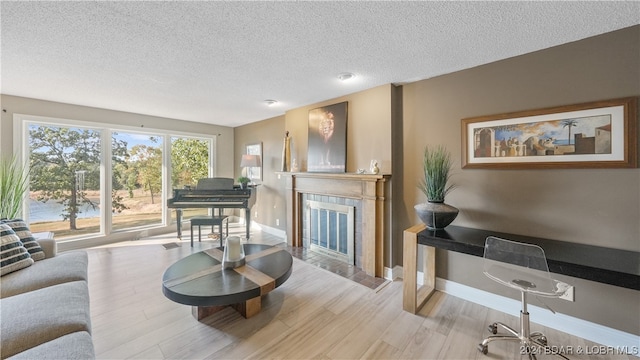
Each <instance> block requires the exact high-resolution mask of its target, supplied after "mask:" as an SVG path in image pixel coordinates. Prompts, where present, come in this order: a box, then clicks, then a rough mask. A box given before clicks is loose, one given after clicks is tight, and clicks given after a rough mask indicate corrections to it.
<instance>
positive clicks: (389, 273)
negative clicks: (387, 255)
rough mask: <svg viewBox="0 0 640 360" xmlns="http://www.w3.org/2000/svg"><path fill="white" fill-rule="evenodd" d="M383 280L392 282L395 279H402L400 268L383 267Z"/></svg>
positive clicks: (397, 266)
mask: <svg viewBox="0 0 640 360" xmlns="http://www.w3.org/2000/svg"><path fill="white" fill-rule="evenodd" d="M384 278H385V279H387V280H391V281H394V280H395V279H402V266H399V265H396V266H394V267H393V269H389V268H388V267H385V268H384Z"/></svg>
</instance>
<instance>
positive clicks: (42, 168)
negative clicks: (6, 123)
mask: <svg viewBox="0 0 640 360" xmlns="http://www.w3.org/2000/svg"><path fill="white" fill-rule="evenodd" d="M15 119H16V120H15V123H16V125H15V127H16V129H21V131H22V139H23V141H24V143H23V146H22V149H23V150H22V151H23V156H24V158H25V159H28V161H29V164H30V189H29V201H28V203H27V205H26V206H25V209H24V210H25V214H24V215H25V217H26V219H27V220H28V221H29V224H30V227H31V230H32V231H34V232H39V231H52V232H54V233H55V237H56V239H57V240H63V241H64V240H70V239H74V240H83V239H88V238H96V237H100V236H104V237H108V236H109V235H110V234H112V233H115V232H125V231H130V230H132V229H140V228H149V227H167V229H170V228H169V227H170V226H171V224H170V222H171V219H172V218H175V214H174V213H175V212H174V211H168V209H167V207H166V201H167V196H166V194H171V189H172V188H183V187H184V186H192V187H195V185H196V184H197V181H198V180H199V179H200V178H203V177H210V176H211V175H212V174H213V173H214V171H213V168H214V164H213V159H214V156H213V150H214V148H215V147H214V145H215V143H214V141H215V140H214V139H215V137H213V136H212V137H203V136H202V135H199V136H198V137H195V136H190V135H188V134H175V133H173V134H172V133H168V132H164V131H161V130H158V129H156V130H149V131H138V130H137V129H134V128H127V127H125V126H122V127H121V128H119V129H115V128H110V127H111V126H109V127H107V126H106V125H105V124H99V123H87V122H81V121H72V120H61V119H48V118H40V117H36V116H25V115H16V116H15ZM109 145H110V146H109ZM165 169H171V171H170V172H167V171H165ZM185 210H187V209H185ZM206 212H207V209H194V211H185V215H187V216H186V218H188V216H190V215H193V214H196V213H197V214H206Z"/></svg>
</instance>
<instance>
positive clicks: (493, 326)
mask: <svg viewBox="0 0 640 360" xmlns="http://www.w3.org/2000/svg"><path fill="white" fill-rule="evenodd" d="M489 332H490V333H492V334H493V335H495V334H497V333H498V324H496V323H493V324H491V325H489Z"/></svg>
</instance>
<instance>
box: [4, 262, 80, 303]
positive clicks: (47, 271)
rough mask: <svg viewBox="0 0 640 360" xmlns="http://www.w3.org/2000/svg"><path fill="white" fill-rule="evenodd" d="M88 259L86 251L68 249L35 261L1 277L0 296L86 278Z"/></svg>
mask: <svg viewBox="0 0 640 360" xmlns="http://www.w3.org/2000/svg"><path fill="white" fill-rule="evenodd" d="M88 264H89V260H88V257H87V252H86V251H69V252H64V253H61V254H59V255H58V256H55V257H52V258H48V259H45V260H42V261H37V262H36V263H35V264H33V265H32V266H31V267H29V268H28V269H23V270H20V271H15V272H12V273H11V274H7V275H5V276H3V277H2V283H1V284H0V298H6V297H9V296H14V295H17V294H22V293H25V292H28V291H32V290H36V289H41V288H44V287H47V286H52V285H57V284H63V283H66V282H71V281H77V280H85V281H86V280H87V266H88Z"/></svg>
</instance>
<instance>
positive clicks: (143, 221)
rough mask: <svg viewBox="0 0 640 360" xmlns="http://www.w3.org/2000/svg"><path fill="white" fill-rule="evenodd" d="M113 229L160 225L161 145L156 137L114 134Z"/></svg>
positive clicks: (161, 140)
mask: <svg viewBox="0 0 640 360" xmlns="http://www.w3.org/2000/svg"><path fill="white" fill-rule="evenodd" d="M111 143H112V144H113V149H120V148H122V147H124V148H125V149H126V151H125V152H119V153H116V152H114V153H113V154H112V155H113V156H112V165H113V166H112V181H111V184H112V195H111V199H112V203H111V212H112V214H113V215H112V218H111V223H112V229H113V230H114V231H117V230H123V229H129V228H135V227H138V226H146V225H153V224H162V222H163V221H162V220H163V219H162V209H163V207H164V202H163V201H162V144H163V138H162V136H159V135H149V134H134V133H125V132H113V134H112V140H111Z"/></svg>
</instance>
